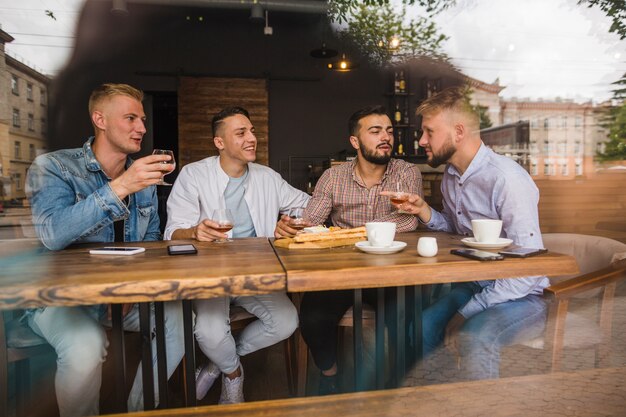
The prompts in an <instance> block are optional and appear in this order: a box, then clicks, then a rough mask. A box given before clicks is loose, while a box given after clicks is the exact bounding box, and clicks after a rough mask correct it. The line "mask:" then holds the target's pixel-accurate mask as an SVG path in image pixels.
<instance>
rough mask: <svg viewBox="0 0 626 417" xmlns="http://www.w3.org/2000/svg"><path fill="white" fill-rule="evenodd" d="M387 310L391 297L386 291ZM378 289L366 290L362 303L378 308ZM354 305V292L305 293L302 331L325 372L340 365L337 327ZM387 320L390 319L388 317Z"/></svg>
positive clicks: (301, 313)
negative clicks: (338, 361) (338, 362)
mask: <svg viewBox="0 0 626 417" xmlns="http://www.w3.org/2000/svg"><path fill="white" fill-rule="evenodd" d="M385 294H386V296H385V298H386V300H385V301H386V303H385V306H386V308H385V310H388V308H389V307H388V306H390V305H391V303H390V302H389V298H390V296H391V295H392V293H390V292H389V291H385ZM376 299H377V297H376V289H365V290H363V302H364V303H367V304H369V305H370V306H371V307H373V308H376V304H377V303H376ZM353 302H354V291H353V290H342V291H318V292H308V293H305V294H304V296H303V298H302V304H301V305H300V329H301V331H302V337H303V338H304V341H305V342H306V344H307V345H308V346H309V349H310V351H311V355H312V356H313V360H314V361H315V364H316V365H317V367H318V368H319V369H320V370H322V371H326V370H328V369H330V368H331V367H332V366H333V365H334V364H335V363H336V362H337V330H338V329H337V327H338V324H339V321H340V320H341V318H342V317H343V315H344V314H345V313H346V311H347V310H348V309H349V308H350V307H351V306H352V304H353ZM386 317H389V315H388V314H386Z"/></svg>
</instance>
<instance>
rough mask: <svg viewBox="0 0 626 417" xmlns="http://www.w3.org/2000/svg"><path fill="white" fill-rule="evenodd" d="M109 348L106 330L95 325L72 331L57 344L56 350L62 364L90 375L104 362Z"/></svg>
mask: <svg viewBox="0 0 626 417" xmlns="http://www.w3.org/2000/svg"><path fill="white" fill-rule="evenodd" d="M107 347H108V341H107V338H106V333H105V331H104V329H103V328H102V327H101V326H99V325H97V324H94V325H93V326H89V327H85V326H84V327H82V328H80V329H70V331H68V332H66V334H65V335H64V336H63V337H62V340H61V341H60V343H58V344H57V346H56V349H57V355H58V361H59V363H60V364H62V365H65V366H68V367H70V368H71V369H74V370H76V371H78V372H86V373H88V372H89V371H91V370H92V369H94V368H96V367H98V366H100V364H101V363H102V362H104V359H105V358H106V353H107V352H106V349H107Z"/></svg>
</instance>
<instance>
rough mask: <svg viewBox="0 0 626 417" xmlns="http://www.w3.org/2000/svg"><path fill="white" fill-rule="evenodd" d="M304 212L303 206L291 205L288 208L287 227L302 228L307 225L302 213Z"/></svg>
mask: <svg viewBox="0 0 626 417" xmlns="http://www.w3.org/2000/svg"><path fill="white" fill-rule="evenodd" d="M303 214H304V207H293V208H292V209H291V210H289V227H291V228H293V229H296V230H302V229H304V228H305V227H306V226H307V222H306V221H305V220H304V218H303V217H302V215H303Z"/></svg>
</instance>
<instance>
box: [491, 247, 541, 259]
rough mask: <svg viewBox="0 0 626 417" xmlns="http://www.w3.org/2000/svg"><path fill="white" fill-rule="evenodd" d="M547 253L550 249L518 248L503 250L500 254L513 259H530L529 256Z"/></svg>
mask: <svg viewBox="0 0 626 417" xmlns="http://www.w3.org/2000/svg"><path fill="white" fill-rule="evenodd" d="M547 251H548V249H535V248H516V249H508V250H501V251H500V252H498V253H499V254H500V255H503V256H509V257H511V258H528V257H529V256H535V255H539V254H540V253H546V252H547Z"/></svg>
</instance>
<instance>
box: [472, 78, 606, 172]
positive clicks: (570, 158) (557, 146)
mask: <svg viewBox="0 0 626 417" xmlns="http://www.w3.org/2000/svg"><path fill="white" fill-rule="evenodd" d="M467 81H468V83H469V85H470V87H471V88H472V90H473V93H472V103H473V104H479V105H481V106H485V107H487V109H488V114H489V117H490V119H491V122H492V123H493V126H494V128H495V127H497V126H504V125H506V126H512V127H515V126H516V125H517V124H518V122H528V124H529V126H530V129H529V146H528V148H529V149H528V151H527V152H528V154H529V156H528V164H527V167H528V170H529V172H530V174H531V175H532V176H533V177H534V178H537V179H542V178H551V179H573V178H576V177H580V176H588V175H592V174H593V173H594V172H595V170H596V167H595V163H594V157H595V155H596V153H597V152H598V151H602V150H603V147H604V143H605V142H606V141H607V140H608V131H607V129H605V128H604V127H602V126H601V119H602V117H603V112H604V111H605V110H606V108H607V106H610V103H602V104H593V103H592V102H587V103H575V102H574V101H573V100H562V99H558V98H557V99H554V100H529V99H516V98H513V99H509V100H504V99H502V98H501V97H499V93H500V91H502V90H503V89H504V88H505V87H503V86H500V84H499V82H498V81H497V80H496V81H495V82H494V83H492V84H487V83H484V82H482V81H479V80H475V79H472V78H469V77H468V79H467ZM492 129H493V128H492ZM496 151H497V150H496Z"/></svg>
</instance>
